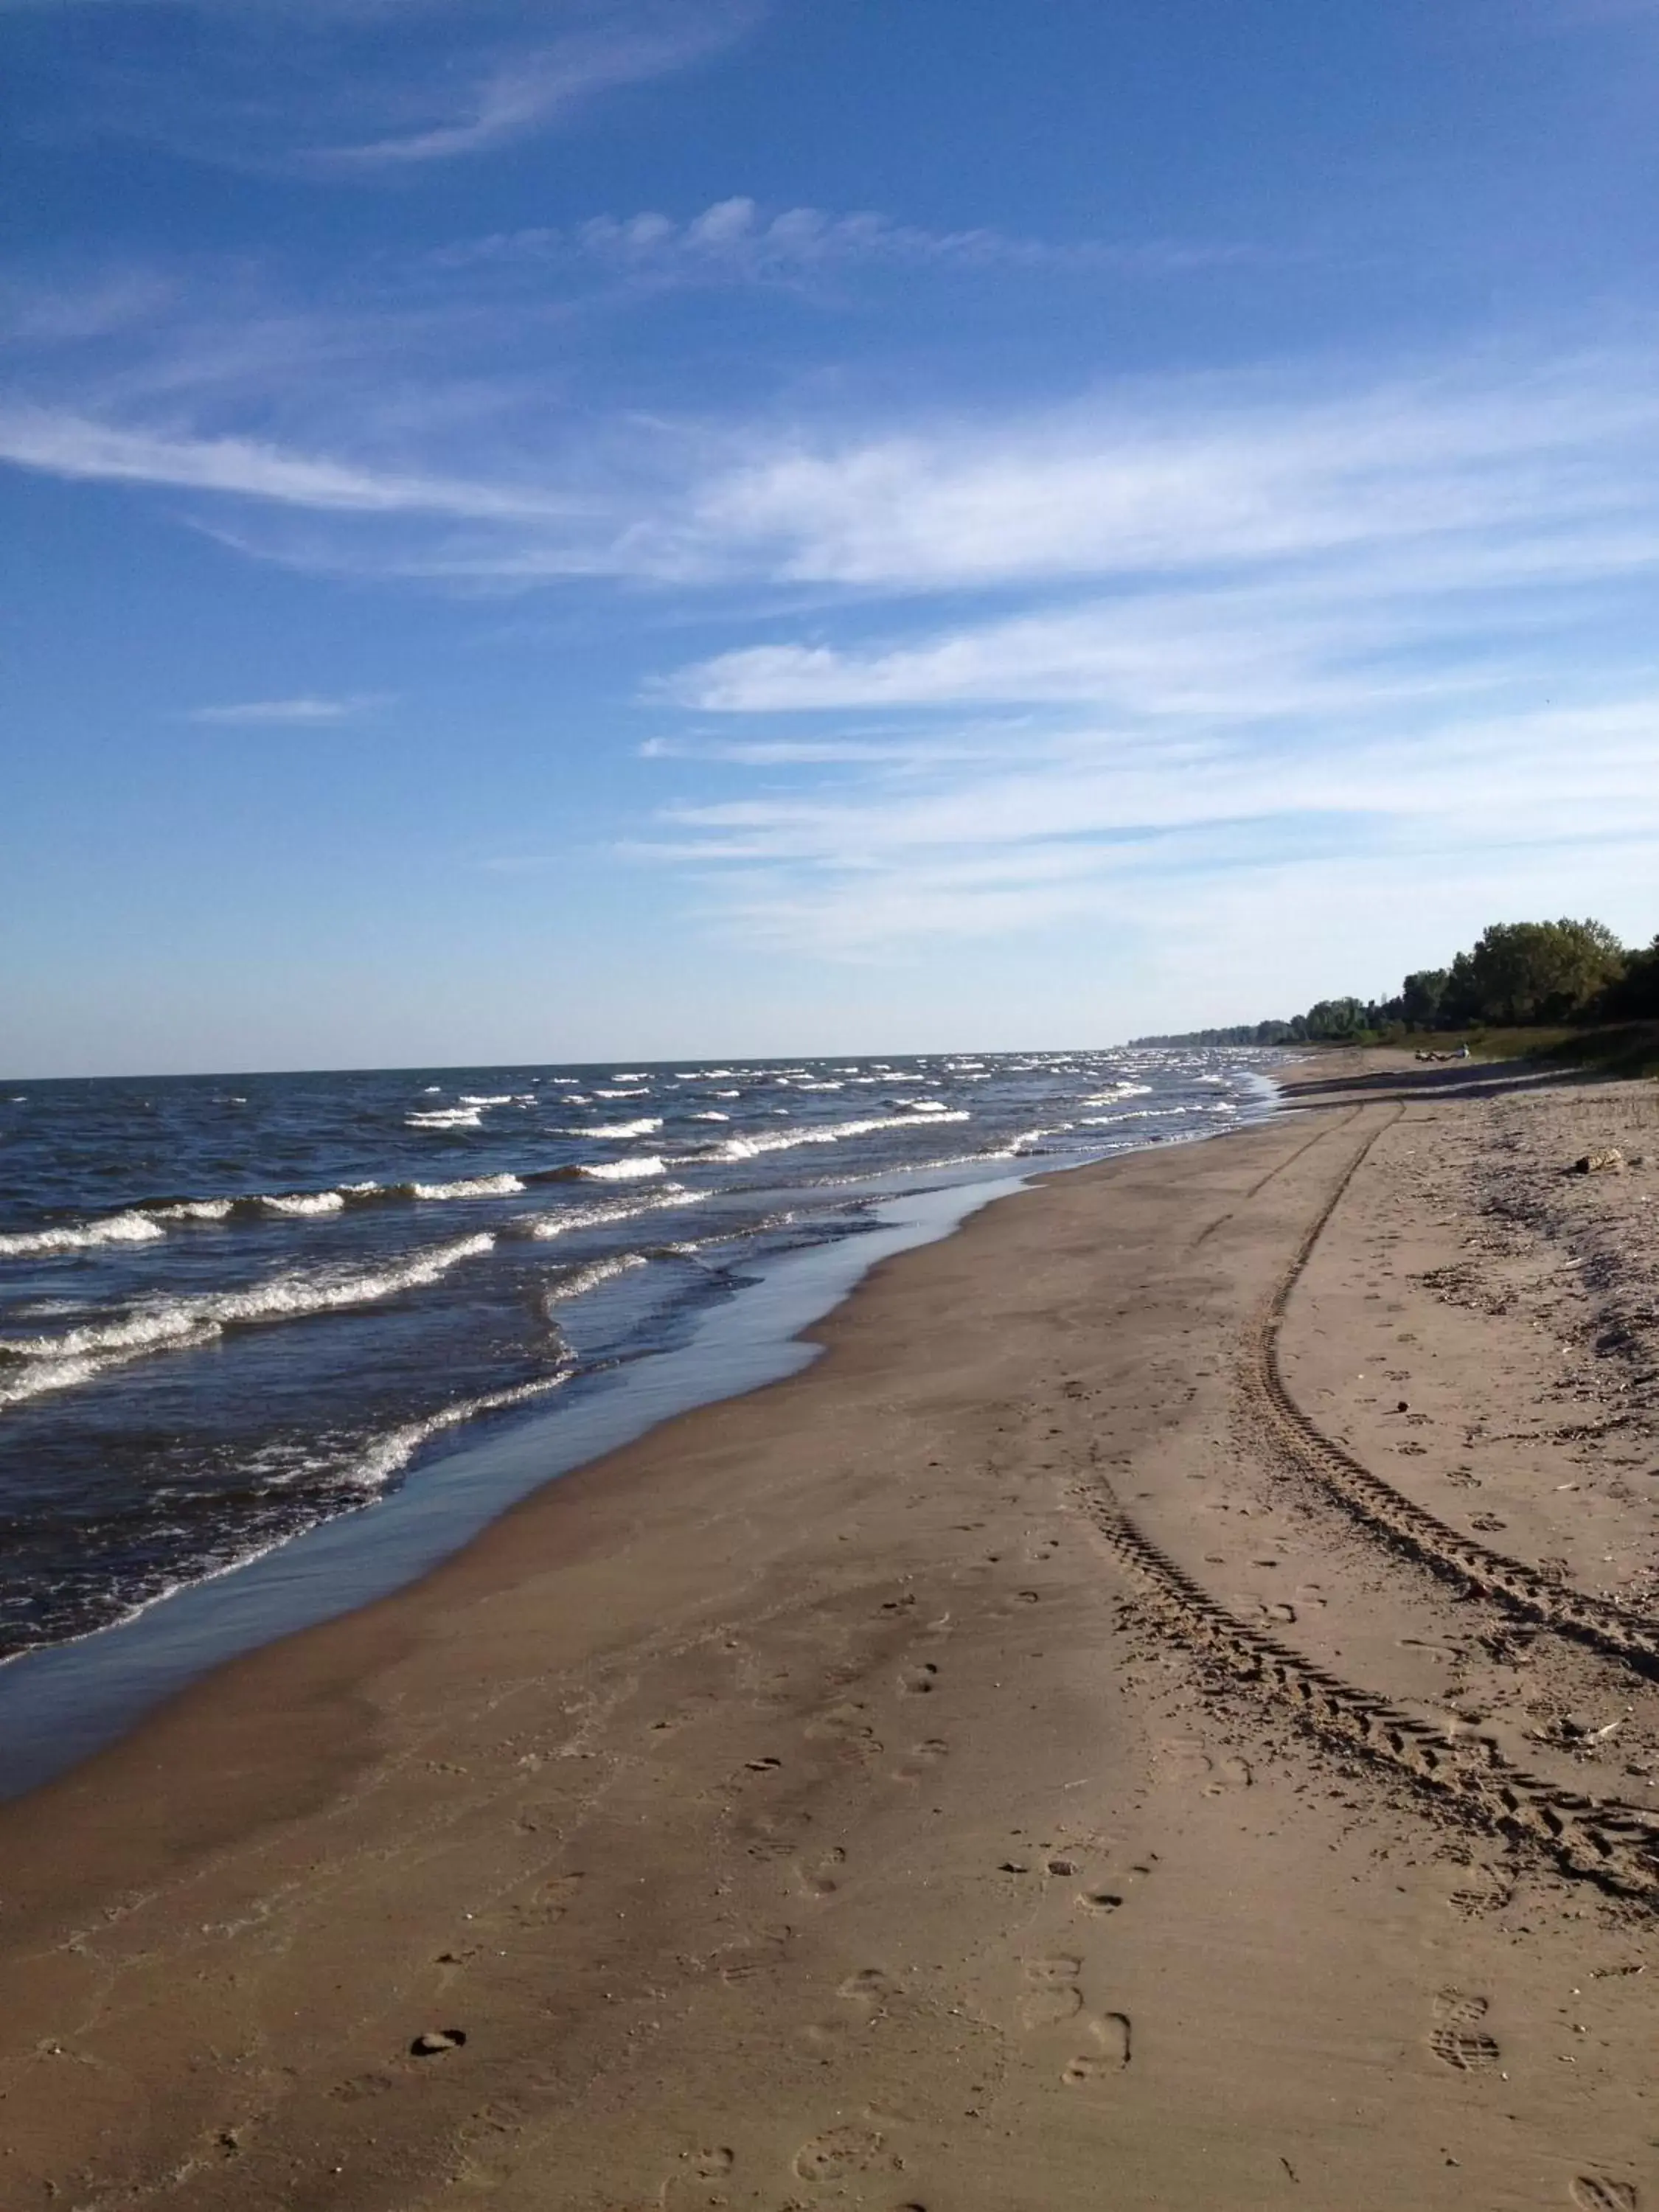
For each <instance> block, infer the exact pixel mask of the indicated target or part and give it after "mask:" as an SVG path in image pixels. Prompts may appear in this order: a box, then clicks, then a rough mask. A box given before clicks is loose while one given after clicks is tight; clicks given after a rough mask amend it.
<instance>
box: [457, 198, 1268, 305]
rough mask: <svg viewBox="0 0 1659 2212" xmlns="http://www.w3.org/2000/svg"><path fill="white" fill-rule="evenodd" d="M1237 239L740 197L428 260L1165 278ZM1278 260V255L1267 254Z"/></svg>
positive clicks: (1245, 250)
mask: <svg viewBox="0 0 1659 2212" xmlns="http://www.w3.org/2000/svg"><path fill="white" fill-rule="evenodd" d="M430 258H431V261H432V263H433V264H434V265H435V266H437V267H441V268H450V269H465V268H479V267H490V268H495V269H498V270H511V269H521V270H522V269H528V270H545V269H547V268H548V267H550V266H558V265H560V264H571V263H588V264H596V265H597V266H599V268H601V269H603V270H606V271H607V272H610V273H612V274H616V275H621V276H630V277H641V278H647V279H650V280H653V281H655V282H659V283H661V282H674V283H699V282H708V281H711V280H712V281H715V282H719V283H733V282H742V283H767V282H790V283H793V282H796V281H799V279H801V278H803V277H810V276H817V275H823V274H825V273H834V272H836V271H839V270H847V269H853V268H871V267H876V268H879V267H883V266H886V267H890V268H894V269H903V270H915V269H940V270H952V269H954V270H969V271H972V270H983V271H987V272H995V273H999V274H1006V273H1007V272H1009V271H1012V270H1033V271H1036V272H1041V273H1046V274H1058V275H1065V274H1077V275H1091V276H1098V275H1103V274H1114V273H1115V274H1142V275H1150V276H1174V275H1179V274H1181V273H1182V272H1184V271H1187V270H1200V269H1210V268H1214V267H1217V266H1223V265H1228V264H1241V263H1251V262H1259V261H1262V260H1265V259H1267V258H1270V257H1268V256H1267V254H1266V253H1265V252H1263V250H1262V249H1261V247H1259V246H1254V245H1252V244H1250V243H1249V242H1248V241H1245V240H1181V239H1174V238H1170V239H1139V240H1133V241H1131V240H1121V241H1116V242H1114V241H1112V240H1101V239H1079V240H1049V239H1041V238H1027V237H1021V236H1018V235H1014V234H1010V233H1008V232H1006V231H1002V230H997V229H993V228H983V227H978V228H971V229H966V230H929V229H927V228H924V227H922V226H921V225H918V224H915V223H905V222H895V221H894V220H893V218H892V217H891V216H885V215H880V214H876V213H874V212H872V211H869V210H861V211H857V212H854V213H851V214H835V213H827V212H826V211H825V210H823V209H821V208H813V207H793V208H784V209H780V210H774V211H771V212H769V211H767V210H764V209H763V208H762V207H761V206H760V205H759V204H758V203H757V202H756V201H755V200H753V199H750V198H749V197H746V196H744V195H734V196H733V197H730V198H727V199H723V200H716V201H715V202H714V203H713V204H711V205H710V206H708V207H706V208H704V209H703V210H702V212H701V213H700V214H698V215H696V216H690V218H688V219H685V220H678V219H676V218H675V217H673V216H666V215H663V214H660V213H659V212H655V211H649V210H648V211H646V212H644V213H641V214H638V215H633V216H609V215H607V216H594V217H592V219H591V220H589V221H587V222H580V223H576V224H573V225H568V226H565V227H562V228H560V227H554V226H544V227H541V228H529V229H523V230H513V231H498V232H495V233H493V234H490V235H489V236H487V237H483V238H477V239H469V240H462V241H460V242H459V243H457V244H455V245H452V246H442V247H440V248H439V249H437V251H436V252H435V253H433V254H432V256H431V257H430ZM1271 258H1282V256H1279V255H1275V256H1273V257H1271Z"/></svg>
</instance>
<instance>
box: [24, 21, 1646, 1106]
mask: <svg viewBox="0 0 1659 2212" xmlns="http://www.w3.org/2000/svg"><path fill="white" fill-rule="evenodd" d="M0 88H3V89H0V148H3V149H4V150H3V154H0V170H3V173H0V548H3V558H4V563H5V566H4V578H5V580H4V588H3V593H0V640H3V646H0V653H3V671H0V929H3V943H4V945H5V947H6V951H5V955H4V957H3V961H0V1070H3V1072H4V1073H9V1074H10V1075H12V1076H13V1077H28V1076H37V1075H58V1074H95V1073H121V1072H142V1073H155V1072H166V1071H180V1072H185V1071H191V1070H219V1069H233V1068H258V1067H318V1066H421V1065H451V1066H456V1065H481V1064H487V1063H489V1062H495V1061H521V1062H538V1061H545V1060H587V1059H597V1058H609V1057H612V1056H616V1055H625V1056H626V1057H627V1058H628V1059H629V1060H630V1061H632V1060H635V1059H638V1058H641V1057H644V1058H659V1057H672V1056H678V1055H682V1054H704V1055H707V1054H720V1055H723V1056H724V1055H732V1054H776V1053H788V1054H810V1053H817V1052H823V1053H846V1052H881V1053H892V1052H905V1051H927V1050H937V1049H952V1048H962V1049H967V1048H978V1049H992V1048H1031V1047H1054V1048H1070V1047H1079V1046H1085V1045H1101V1044H1109V1043H1112V1042H1118V1041H1121V1040H1122V1039H1124V1038H1126V1037H1127V1036H1132V1035H1135V1034H1139V1033H1141V1032H1144V1031H1147V1030H1171V1029H1185V1028H1188V1027H1192V1026H1196V1025H1199V1024H1210V1023H1217V1022H1231V1021H1239V1020H1246V1019H1249V1020H1254V1019H1256V1018H1261V1017H1262V1016H1266V1015H1275V1014H1283V1013H1288V1012H1293V1011H1295V1010H1297V1008H1299V1007H1304V1006H1306V1005H1308V1004H1309V1003H1310V1001H1311V1000H1314V999H1316V998H1317V997H1321V996H1325V995H1329V994H1341V993H1347V992H1354V993H1357V994H1359V995H1362V996H1367V995H1371V994H1378V995H1381V994H1386V993H1388V992H1389V991H1391V990H1393V989H1395V988H1396V987H1398V983H1399V980H1400V978H1401V975H1403V974H1404V973H1405V972H1407V970H1408V969H1414V968H1419V967H1424V966H1428V965H1437V964H1442V963H1443V962H1444V960H1445V959H1446V958H1447V957H1448V956H1449V954H1450V953H1451V952H1452V951H1455V949H1457V947H1458V946H1460V945H1467V944H1468V943H1470V942H1471V941H1472V940H1473V939H1474V937H1475V936H1476V935H1477V934H1478V933H1479V932H1480V929H1481V928H1482V927H1485V926H1486V924H1487V923H1489V922H1492V921H1504V920H1517V919H1522V918H1532V917H1541V916H1545V915H1550V916H1553V915H1595V916H1596V917H1598V918H1600V919H1601V920H1603V921H1607V923H1609V924H1610V925H1611V926H1612V927H1613V928H1614V929H1615V930H1617V931H1618V932H1619V933H1620V935H1621V936H1623V937H1624V938H1625V939H1626V940H1627V941H1630V942H1645V941H1647V940H1649V939H1651V938H1652V936H1653V934H1654V933H1655V931H1656V929H1659V867H1656V865H1655V855H1656V840H1659V626H1656V623H1655V620H1654V613H1655V607H1654V586H1655V580H1656V574H1659V479H1656V462H1659V374H1656V369H1659V263H1656V256H1655V246H1656V243H1659V236H1656V233H1659V190H1656V185H1659V131H1656V128H1655V124H1656V115H1659V0H1389V4H1388V5H1387V6H1376V5H1371V4H1366V0H1258V4H1255V5H1250V6H1241V5H1240V4H1239V0H902V5H901V4H895V0H885V4H882V5H876V4H872V0H0Z"/></svg>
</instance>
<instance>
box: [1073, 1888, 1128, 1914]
mask: <svg viewBox="0 0 1659 2212" xmlns="http://www.w3.org/2000/svg"><path fill="white" fill-rule="evenodd" d="M1078 1903H1079V1905H1081V1906H1082V1908H1083V1910H1084V1911H1085V1912H1099V1913H1107V1912H1116V1911H1119V1910H1120V1909H1121V1906H1122V1904H1123V1899H1121V1897H1120V1896H1119V1895H1118V1894H1117V1893H1116V1891H1115V1890H1111V1889H1085V1891H1084V1892H1083V1893H1082V1895H1081V1896H1080V1897H1079V1899H1078Z"/></svg>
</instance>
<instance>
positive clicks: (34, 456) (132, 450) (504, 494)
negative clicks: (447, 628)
mask: <svg viewBox="0 0 1659 2212" xmlns="http://www.w3.org/2000/svg"><path fill="white" fill-rule="evenodd" d="M0 459H3V460H8V461H11V462H14V463H15V464H16V465H18V466H20V467H22V468H27V469H34V470H38V471H40V472H42V473H43V474H45V475H48V476H56V477H69V478H71V479H77V480H79V481H82V482H85V483H130V484H150V485H157V486H163V487H167V488H171V489H179V490H185V491H200V492H210V493H216V494H219V495H223V496H227V497H230V498H235V499H244V500H257V501H269V502H271V503H274V504H276V505H277V506H283V507H304V508H307V509H308V510H310V511H312V512H313V513H334V514H369V515H386V514H409V515H422V514H427V515H443V516H449V517H453V518H457V519H460V520H467V521H475V522H477V521H484V522H493V523H497V524H512V523H517V524H524V523H526V522H530V521H532V520H533V521H541V522H547V521H550V520H554V519H555V518H556V517H559V516H569V515H571V514H572V513H575V512H577V511H578V507H579V503H578V502H577V501H575V500H574V499H573V498H571V497H569V496H566V495H560V494H558V493H557V492H556V491H554V490H552V489H548V490H547V491H545V492H542V493H537V492H534V491H531V490H520V489H514V488H513V486H511V485H510V484H506V483H483V482H479V481H469V480H468V479H466V478H465V477H441V476H423V475H420V474H417V473H415V472H412V471H398V470H387V469H376V468H373V467H368V466H363V465H356V464H353V463H349V462H343V461H338V460H334V459H330V458H327V457H326V456H320V455H315V454H307V453H292V452H289V451H287V450H285V449H284V448H283V447H278V446H275V445H272V444H270V443H268V442H266V441H263V440H259V439H254V438H242V437H199V436H193V435H189V434H176V433H169V432H166V431H155V430H144V429H128V428H119V427H118V426H116V425H114V424H111V423H106V422H98V421H96V420H94V419H92V418H90V417H88V416H82V415H74V414H70V413H68V412H63V411H57V410H52V409H50V408H45V407H29V406H22V407H12V408H4V409H0Z"/></svg>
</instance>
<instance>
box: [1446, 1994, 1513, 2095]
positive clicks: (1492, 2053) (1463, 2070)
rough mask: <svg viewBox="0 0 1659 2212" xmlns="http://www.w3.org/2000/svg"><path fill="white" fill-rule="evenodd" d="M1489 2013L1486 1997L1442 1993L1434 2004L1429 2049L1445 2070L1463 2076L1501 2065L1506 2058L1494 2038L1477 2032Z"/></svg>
mask: <svg viewBox="0 0 1659 2212" xmlns="http://www.w3.org/2000/svg"><path fill="white" fill-rule="evenodd" d="M1488 2010H1489V2007H1488V2005H1487V2002H1486V1998H1485V1997H1475V1996H1468V1995H1467V1994H1466V1993H1465V1992H1464V1991H1463V1990H1441V1992H1440V1994H1439V1995H1438V1996H1437V1997H1436V1999H1435V2001H1434V2020H1435V2024H1434V2027H1432V2028H1431V2030H1430V2032H1429V2049H1430V2050H1431V2051H1432V2052H1433V2053H1434V2055H1435V2057H1437V2059H1438V2060H1439V2061H1440V2063H1441V2064H1442V2065H1443V2066H1450V2067H1453V2068H1455V2069H1456V2071H1457V2072H1458V2073H1460V2074H1479V2073H1484V2072H1485V2071H1486V2070H1487V2069H1489V2068H1491V2067H1493V2066H1496V2065H1497V2063H1498V2059H1499V2058H1500V2057H1502V2055H1503V2054H1502V2053H1501V2052H1500V2051H1499V2050H1498V2045H1497V2044H1496V2043H1495V2042H1494V2041H1493V2039H1492V2037H1491V2036H1489V2035H1486V2034H1482V2033H1476V2032H1475V2031H1476V2029H1477V2027H1478V2026H1479V2023H1480V2021H1483V2020H1484V2019H1485V2018H1486V2014H1487V2011H1488Z"/></svg>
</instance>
